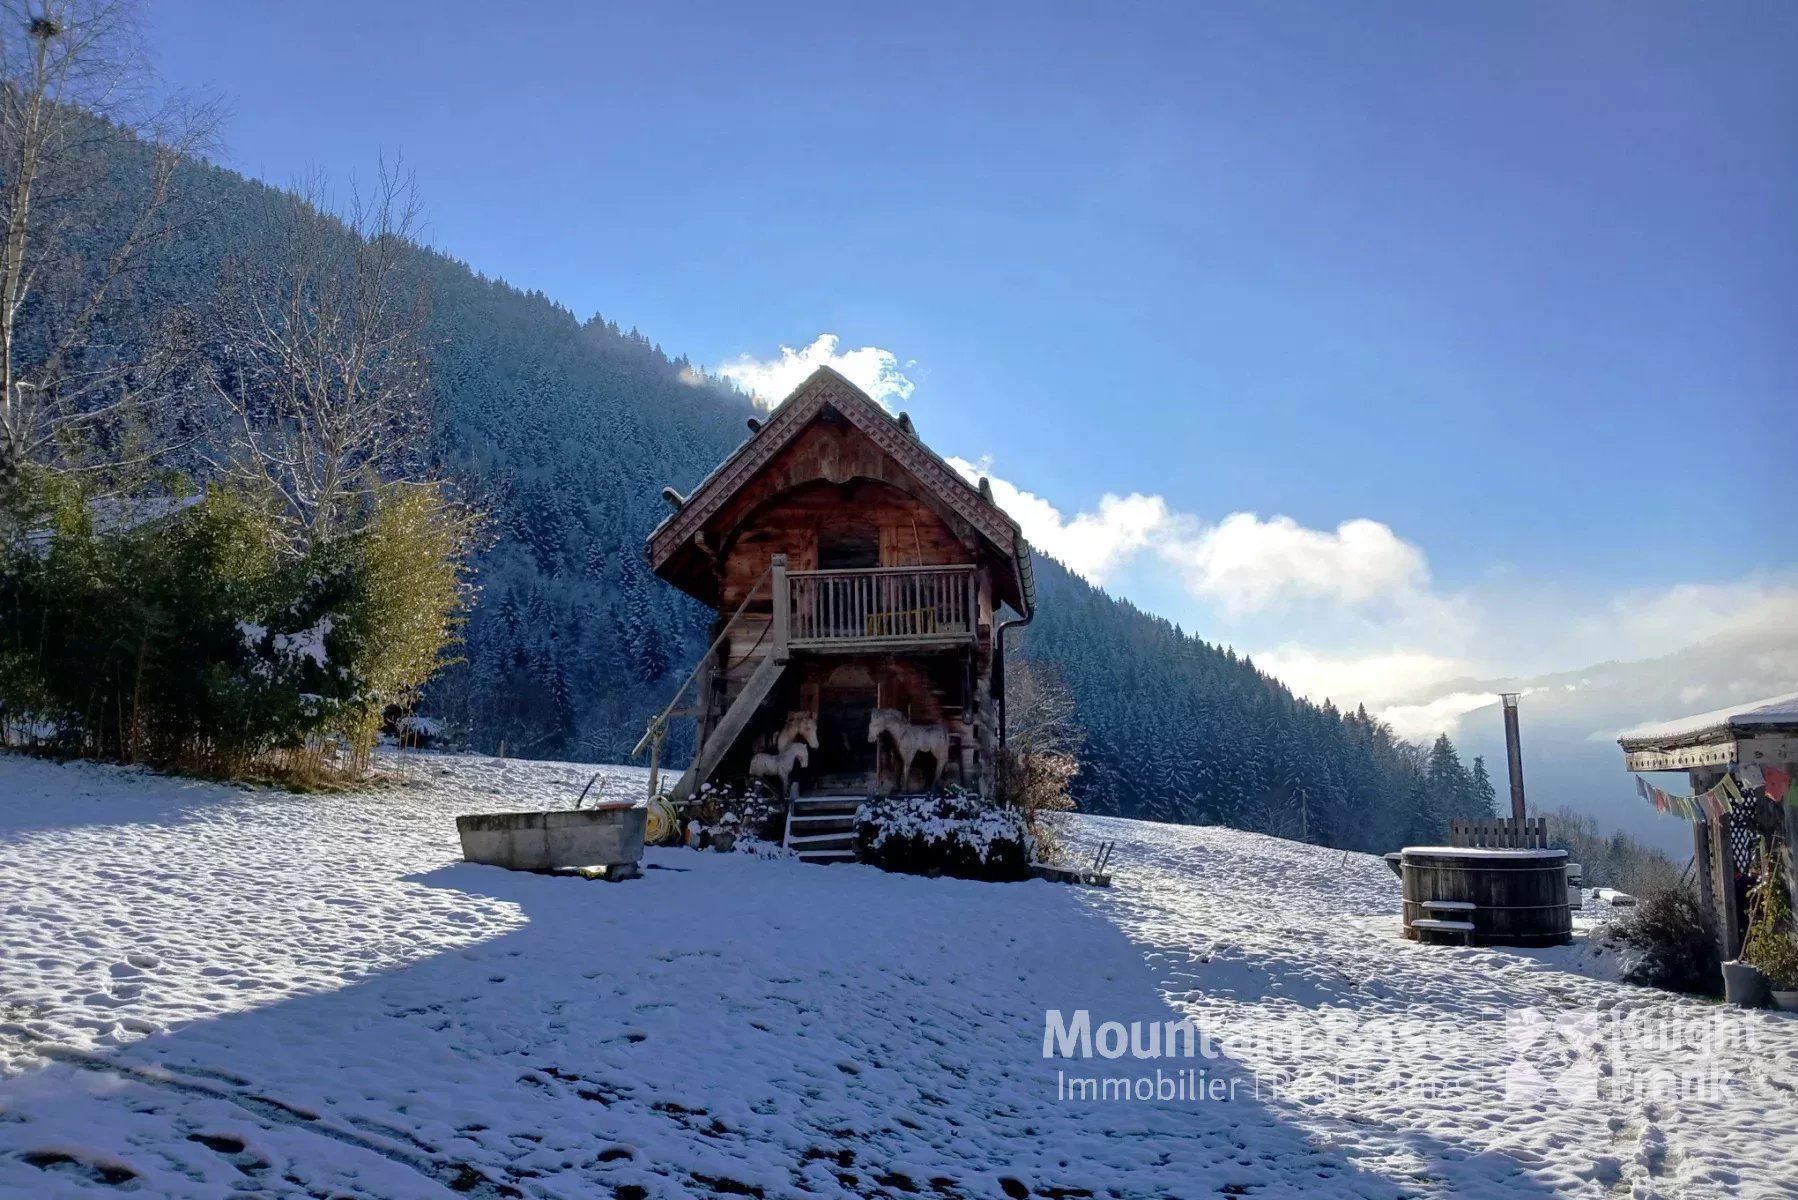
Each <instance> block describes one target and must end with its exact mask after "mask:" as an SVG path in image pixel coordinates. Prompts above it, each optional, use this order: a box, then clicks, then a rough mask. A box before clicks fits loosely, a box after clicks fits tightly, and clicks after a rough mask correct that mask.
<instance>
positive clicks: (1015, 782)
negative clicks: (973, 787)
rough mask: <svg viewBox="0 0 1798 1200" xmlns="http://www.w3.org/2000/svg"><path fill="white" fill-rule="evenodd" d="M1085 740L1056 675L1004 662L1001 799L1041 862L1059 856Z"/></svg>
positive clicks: (1039, 667) (1038, 667)
mask: <svg viewBox="0 0 1798 1200" xmlns="http://www.w3.org/2000/svg"><path fill="white" fill-rule="evenodd" d="M1083 740H1084V735H1083V733H1082V731H1081V729H1080V726H1079V724H1078V722H1077V721H1076V719H1075V712H1074V694H1073V693H1072V692H1071V691H1069V690H1068V686H1067V684H1066V683H1064V682H1062V680H1061V678H1060V677H1059V676H1058V675H1056V674H1055V672H1054V669H1053V668H1052V667H1050V666H1048V665H1047V664H1044V663H1034V662H1029V661H1027V660H1024V659H1017V660H1014V661H1011V662H1008V663H1007V664H1006V666H1005V746H1004V749H1003V750H1002V751H1001V752H1000V754H999V778H998V787H999V794H1000V796H1001V797H1003V798H1004V799H1005V800H1006V801H1007V802H1009V803H1011V804H1013V805H1015V806H1016V807H1017V808H1019V809H1020V810H1022V811H1023V813H1024V819H1025V820H1026V821H1027V822H1028V823H1029V825H1030V829H1031V832H1032V833H1034V834H1035V835H1036V839H1037V845H1038V853H1039V855H1040V856H1041V857H1043V858H1045V859H1048V858H1053V857H1055V856H1056V855H1057V854H1059V853H1060V852H1061V851H1062V850H1063V848H1064V846H1065V843H1066V840H1067V836H1068V830H1067V826H1066V822H1065V820H1064V819H1063V818H1062V816H1061V814H1065V813H1067V812H1068V811H1069V810H1071V809H1072V808H1073V807H1074V798H1073V796H1072V795H1071V794H1070V792H1069V788H1070V786H1071V785H1072V784H1073V782H1074V777H1075V776H1076V775H1078V774H1079V773H1080V762H1079V757H1078V756H1079V753H1080V745H1081V742H1082V741H1083Z"/></svg>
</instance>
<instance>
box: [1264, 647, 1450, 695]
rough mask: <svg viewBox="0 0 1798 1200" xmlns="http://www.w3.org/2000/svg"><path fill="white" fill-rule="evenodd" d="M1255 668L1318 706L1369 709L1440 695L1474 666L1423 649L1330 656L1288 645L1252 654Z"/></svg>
mask: <svg viewBox="0 0 1798 1200" xmlns="http://www.w3.org/2000/svg"><path fill="white" fill-rule="evenodd" d="M1254 659H1255V665H1256V666H1257V667H1259V668H1261V669H1262V670H1263V671H1266V672H1267V673H1268V674H1269V675H1272V676H1273V677H1274V678H1275V679H1278V680H1279V681H1280V682H1282V683H1284V684H1285V685H1286V686H1287V687H1289V688H1291V689H1292V690H1293V691H1294V692H1296V693H1298V694H1299V695H1301V696H1305V697H1307V698H1309V699H1311V700H1315V701H1317V702H1318V703H1319V704H1321V703H1323V701H1325V700H1326V699H1328V700H1334V701H1335V702H1336V704H1337V706H1338V707H1341V708H1354V707H1355V706H1356V705H1357V704H1365V705H1368V706H1369V707H1370V708H1371V709H1379V708H1383V707H1388V706H1395V705H1398V704H1401V703H1404V702H1408V701H1414V700H1416V699H1417V698H1418V697H1419V696H1422V695H1429V694H1431V693H1432V692H1437V691H1440V690H1441V689H1442V688H1443V687H1444V686H1445V685H1447V684H1449V683H1451V682H1452V681H1454V680H1456V679H1465V678H1468V677H1469V676H1470V675H1471V674H1472V673H1473V672H1474V669H1475V668H1474V665H1473V664H1472V663H1469V662H1467V661H1465V660H1463V659H1459V658H1453V657H1450V656H1448V655H1445V654H1435V653H1431V652H1429V651H1426V650H1403V649H1398V650H1390V651H1384V652H1376V653H1372V654H1330V653H1327V652H1324V651H1319V650H1315V649H1311V648H1308V647H1305V646H1301V645H1297V644H1294V643H1291V642H1288V643H1286V644H1284V645H1281V646H1278V647H1276V648H1275V649H1273V650H1269V651H1264V652H1262V653H1259V654H1256V655H1255V656H1254Z"/></svg>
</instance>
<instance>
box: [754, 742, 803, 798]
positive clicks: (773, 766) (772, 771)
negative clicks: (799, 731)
mask: <svg viewBox="0 0 1798 1200" xmlns="http://www.w3.org/2000/svg"><path fill="white" fill-rule="evenodd" d="M795 763H797V764H798V765H799V766H802V767H809V766H810V765H811V752H810V751H808V750H807V749H806V746H805V743H804V742H790V743H788V744H787V745H786V746H783V747H782V748H781V749H779V750H777V751H775V752H774V753H773V754H768V753H766V752H764V753H761V754H758V755H756V756H755V757H754V758H752V759H750V760H749V774H750V775H751V776H753V777H755V778H757V779H778V780H779V781H780V798H781V799H782V800H785V799H786V798H787V788H788V787H789V786H791V783H792V779H793V766H794V764H795Z"/></svg>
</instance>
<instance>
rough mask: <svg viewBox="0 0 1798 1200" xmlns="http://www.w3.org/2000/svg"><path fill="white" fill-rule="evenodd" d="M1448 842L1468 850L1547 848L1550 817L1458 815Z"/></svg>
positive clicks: (1451, 828)
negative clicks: (1521, 822)
mask: <svg viewBox="0 0 1798 1200" xmlns="http://www.w3.org/2000/svg"><path fill="white" fill-rule="evenodd" d="M1448 839H1449V840H1448V844H1449V845H1451V846H1459V847H1462V848H1465V849H1487V850H1543V849H1546V848H1547V847H1548V818H1546V817H1525V818H1524V819H1523V824H1522V825H1519V824H1518V823H1517V819H1516V818H1515V817H1456V818H1454V819H1453V820H1451V821H1450V822H1449V823H1448Z"/></svg>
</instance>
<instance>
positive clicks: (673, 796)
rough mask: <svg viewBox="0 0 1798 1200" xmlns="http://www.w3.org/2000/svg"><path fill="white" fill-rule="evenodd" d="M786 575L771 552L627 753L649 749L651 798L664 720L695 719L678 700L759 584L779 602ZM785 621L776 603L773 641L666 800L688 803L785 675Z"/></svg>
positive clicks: (782, 562)
mask: <svg viewBox="0 0 1798 1200" xmlns="http://www.w3.org/2000/svg"><path fill="white" fill-rule="evenodd" d="M786 575H787V556H786V555H784V554H776V555H775V556H774V559H773V561H772V562H771V563H769V565H768V569H767V570H766V571H764V572H763V573H762V577H761V578H760V579H758V580H756V582H755V584H754V586H752V587H751V588H750V589H749V593H748V595H746V596H744V597H743V602H742V603H741V604H739V605H738V606H737V611H736V612H734V613H732V614H731V616H730V620H728V621H726V622H725V623H724V627H723V628H722V629H721V630H720V631H719V633H718V636H717V637H716V638H714V639H712V644H711V645H710V646H708V647H706V651H705V653H704V654H702V655H700V656H699V662H698V663H696V664H695V665H694V667H693V669H692V671H690V672H688V674H687V677H686V679H684V680H682V681H681V685H680V687H679V688H678V689H676V691H675V693H674V699H672V700H670V701H669V702H668V707H666V708H664V709H663V710H662V711H661V712H659V713H657V714H656V715H655V716H653V717H651V718H650V720H649V728H648V729H646V730H645V731H644V733H643V738H642V740H641V741H639V742H638V743H637V747H636V749H634V750H632V751H631V757H632V758H636V757H637V756H638V755H640V754H642V753H643V752H644V750H648V751H649V794H650V795H651V796H654V795H655V794H656V791H657V789H658V788H659V786H660V781H661V755H662V742H663V741H664V740H665V739H666V738H667V736H668V722H669V721H670V720H672V719H673V718H674V717H676V716H696V715H698V713H699V710H697V709H682V708H681V707H680V705H681V701H682V700H683V699H684V698H685V697H686V694H687V689H688V688H690V687H692V686H693V683H694V681H695V680H697V679H698V678H699V674H700V671H701V670H703V669H704V667H705V666H706V664H707V663H708V662H710V661H711V659H712V656H713V655H715V654H716V653H717V652H718V647H720V646H722V645H723V644H724V642H725V639H726V638H728V637H729V636H730V631H731V628H732V627H733V626H735V625H736V623H737V622H738V621H739V620H741V619H742V617H743V613H744V610H746V609H747V608H748V607H749V602H750V601H751V600H752V599H754V598H755V596H756V594H757V593H759V592H760V591H761V588H762V584H763V583H768V582H772V584H773V589H774V595H775V597H776V598H777V599H783V602H784V597H785V596H786V594H787V579H786ZM787 617H788V614H787V610H786V608H785V607H783V604H776V605H775V608H774V621H773V625H772V628H773V633H774V639H773V641H772V643H771V644H770V645H769V647H768V650H767V652H766V653H765V654H763V656H762V660H761V661H760V662H759V663H757V664H756V668H755V670H754V671H753V672H751V673H750V676H749V678H748V679H747V680H745V681H744V683H743V690H742V691H741V692H739V693H737V698H736V699H735V700H733V701H732V702H731V706H730V708H728V709H727V710H725V713H724V716H723V717H722V718H720V719H719V721H718V724H717V725H716V726H715V727H714V728H713V729H712V731H711V733H710V734H709V735H707V737H706V739H705V744H704V745H702V746H700V748H699V753H698V754H696V755H695V756H694V758H693V765H692V766H690V767H688V768H687V769H686V771H684V772H683V773H682V774H681V777H680V778H679V779H678V780H676V781H675V784H674V786H673V787H671V788H669V789H668V798H669V799H670V800H672V801H674V802H675V803H676V804H679V803H682V802H683V801H686V800H690V799H692V798H693V796H695V795H696V794H697V793H698V792H699V789H700V788H701V787H703V786H704V785H705V781H706V780H707V779H708V778H710V777H711V774H712V772H713V771H714V770H716V769H717V767H718V764H719V762H721V761H722V760H723V758H724V756H725V755H726V754H728V753H730V748H731V747H732V746H733V745H735V744H736V741H737V738H738V737H739V736H741V734H742V732H743V729H744V727H745V726H747V725H748V724H749V720H750V718H751V717H753V716H755V712H756V710H757V709H758V708H760V707H761V706H762V701H764V700H766V699H767V698H768V694H769V693H770V692H772V691H773V690H774V685H775V684H776V683H778V682H779V681H780V677H781V675H782V674H783V673H784V672H785V671H786V669H787V659H788V654H789V651H788V641H789V639H788V620H787Z"/></svg>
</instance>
